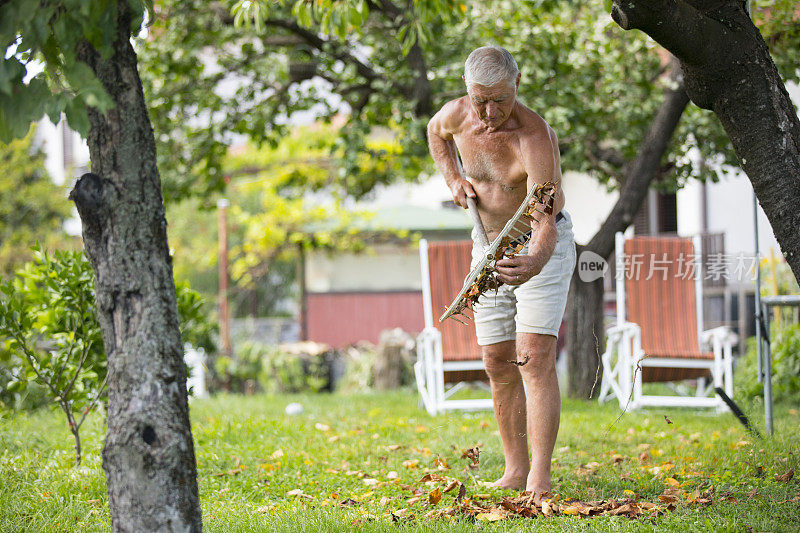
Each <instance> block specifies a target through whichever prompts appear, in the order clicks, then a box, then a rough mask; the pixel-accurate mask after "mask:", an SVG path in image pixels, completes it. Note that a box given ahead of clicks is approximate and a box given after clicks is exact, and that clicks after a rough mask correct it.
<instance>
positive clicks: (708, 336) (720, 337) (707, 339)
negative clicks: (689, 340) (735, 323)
mask: <svg viewBox="0 0 800 533" xmlns="http://www.w3.org/2000/svg"><path fill="white" fill-rule="evenodd" d="M714 341H717V342H719V343H720V344H723V345H725V344H730V345H731V346H733V345H735V344H737V343H738V342H739V336H738V335H737V334H736V333H734V332H733V331H732V330H731V328H729V327H728V326H719V327H717V328H712V329H707V330H705V331H704V332H702V333H701V334H700V342H701V343H702V344H703V345H704V346H707V345H710V344H713V342H714Z"/></svg>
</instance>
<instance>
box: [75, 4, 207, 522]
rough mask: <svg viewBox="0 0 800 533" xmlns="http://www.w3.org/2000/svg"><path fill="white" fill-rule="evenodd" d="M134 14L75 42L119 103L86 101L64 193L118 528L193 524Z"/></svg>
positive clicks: (194, 496)
mask: <svg viewBox="0 0 800 533" xmlns="http://www.w3.org/2000/svg"><path fill="white" fill-rule="evenodd" d="M131 19H132V15H131V13H130V8H129V5H128V2H126V1H119V2H118V17H117V20H116V24H117V38H116V41H115V42H114V44H113V53H112V54H111V55H110V56H109V57H102V56H101V55H100V54H99V53H98V51H97V50H95V49H94V48H93V47H92V46H91V45H90V44H89V43H83V44H82V45H81V46H80V47H79V50H78V57H79V59H80V60H81V61H83V62H85V63H86V64H87V65H89V66H90V67H91V68H92V70H93V71H94V72H95V74H96V75H97V77H98V79H99V80H100V81H101V83H102V84H103V86H104V87H105V89H106V91H107V92H108V94H109V95H110V96H111V98H112V99H113V100H114V102H115V104H116V107H115V108H114V109H112V110H110V111H109V112H107V113H106V114H105V115H101V114H100V113H98V112H97V111H95V110H93V109H90V111H89V119H90V130H89V137H88V143H89V151H90V155H91V161H92V172H93V173H91V174H85V175H84V176H82V177H81V179H80V180H78V182H77V183H76V185H75V188H74V189H73V190H72V192H71V194H70V198H71V199H72V200H74V202H75V204H76V206H77V208H78V213H79V214H80V217H81V221H82V223H83V240H84V246H85V249H86V255H87V256H88V258H89V261H90V262H91V265H92V268H93V269H94V272H95V290H96V296H97V311H98V317H99V321H100V327H101V330H102V334H103V342H104V343H105V349H106V353H107V356H108V398H109V410H108V429H107V433H106V440H105V445H104V447H103V469H104V470H105V473H106V477H107V480H108V494H109V507H110V509H111V523H112V529H113V530H114V531H115V532H129V531H130V532H140V531H182V532H183V531H201V530H202V521H201V514H200V512H201V511H200V502H199V498H198V489H197V471H196V465H195V457H194V447H193V443H192V434H191V428H190V424H189V407H188V401H187V392H186V367H185V365H184V362H183V347H182V344H181V336H180V331H179V329H178V313H177V302H176V297H175V285H174V281H173V276H172V263H171V258H170V255H169V249H168V247H167V236H166V220H165V218H164V206H163V201H162V196H161V182H160V179H159V175H158V170H157V168H156V152H155V142H154V138H153V131H152V127H151V125H150V119H149V117H148V115H147V109H146V107H145V102H144V95H143V93H142V86H141V82H140V80H139V74H138V71H137V68H136V65H137V63H136V61H137V59H136V54H135V52H134V50H133V48H132V47H131V44H130V30H131V28H130V25H131Z"/></svg>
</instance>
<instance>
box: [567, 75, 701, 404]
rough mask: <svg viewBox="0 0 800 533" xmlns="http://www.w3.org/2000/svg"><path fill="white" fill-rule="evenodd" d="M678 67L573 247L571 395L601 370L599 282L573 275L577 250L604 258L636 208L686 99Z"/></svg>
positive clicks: (587, 390) (587, 389) (579, 393)
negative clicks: (592, 225) (605, 202)
mask: <svg viewBox="0 0 800 533" xmlns="http://www.w3.org/2000/svg"><path fill="white" fill-rule="evenodd" d="M673 63H674V62H673ZM677 67H678V66H677V64H673V66H672V68H671V73H670V79H671V82H672V83H671V84H670V86H669V87H667V89H666V91H665V93H664V100H663V102H662V103H661V105H660V106H659V108H658V111H657V112H656V116H655V118H654V119H653V123H652V124H651V125H650V128H649V129H648V131H647V134H646V135H645V138H644V140H643V141H642V146H641V148H640V149H639V152H638V154H637V155H636V158H635V159H634V160H633V161H632V162H631V164H630V165H627V167H626V168H627V170H626V172H625V176H624V185H623V186H622V188H621V189H620V193H619V198H618V199H617V202H616V204H614V207H613V208H612V209H611V212H610V213H609V214H608V216H607V217H606V219H605V221H604V222H603V224H602V225H601V226H600V229H599V230H598V232H597V233H596V234H595V235H594V237H592V239H591V240H590V241H589V243H588V244H587V245H586V246H581V247H580V249H579V250H578V252H579V256H578V262H577V264H576V266H575V269H576V270H575V274H574V275H573V276H572V282H571V284H570V296H569V305H568V307H567V357H568V363H567V366H568V368H569V379H568V385H569V391H568V393H569V395H570V396H573V397H577V398H586V399H588V398H590V396H591V394H592V391H593V389H594V387H595V382H596V380H597V379H599V378H600V376H601V375H602V369H601V368H599V365H600V352H601V351H602V350H603V347H604V345H605V340H604V336H605V329H604V327H603V281H602V279H600V280H596V281H593V282H589V283H587V282H584V281H581V279H580V276H579V275H578V268H579V267H580V263H581V260H580V254H581V253H582V252H584V251H591V252H594V253H596V254H597V255H599V256H600V257H603V258H605V259H606V260H608V259H609V258H610V256H611V254H612V252H613V251H614V235H615V234H616V233H617V232H618V231H624V230H625V229H626V228H627V227H628V226H629V225H630V224H631V222H632V221H633V217H634V216H635V215H636V212H637V211H638V210H639V208H640V207H641V205H642V202H643V201H644V198H645V195H646V194H647V189H648V188H649V187H650V183H651V182H652V181H653V178H654V177H655V176H656V175H657V173H658V170H659V168H660V167H661V160H662V159H663V157H664V154H666V152H667V147H668V145H669V141H670V139H671V138H672V135H673V133H674V132H675V129H676V128H677V127H678V123H679V122H680V118H681V115H682V114H683V111H684V109H686V106H687V104H688V103H689V99H688V97H687V96H686V91H685V90H684V88H683V83H682V81H681V75H680V72H679V69H678V68H677Z"/></svg>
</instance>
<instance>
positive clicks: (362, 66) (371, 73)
mask: <svg viewBox="0 0 800 533" xmlns="http://www.w3.org/2000/svg"><path fill="white" fill-rule="evenodd" d="M264 24H266V25H267V26H274V27H276V28H283V29H285V30H287V31H290V32H292V33H294V34H295V35H297V36H298V37H300V38H301V39H303V40H304V41H305V42H306V43H307V44H310V45H311V46H313V47H314V48H316V49H317V50H319V51H321V52H326V53H331V55H332V56H333V57H334V58H336V59H338V60H340V61H343V62H345V63H349V64H351V65H355V67H356V72H358V74H359V75H361V76H363V77H364V78H366V79H368V80H370V81H374V80H380V79H385V78H384V77H383V76H382V75H381V74H379V73H378V72H376V71H375V70H374V69H373V68H372V67H371V66H369V65H367V64H366V63H364V62H363V61H361V60H360V59H358V58H357V57H356V56H354V55H353V54H351V53H350V52H346V51H344V50H342V49H341V47H340V46H338V44H337V43H336V42H334V41H331V40H327V39H323V38H322V37H320V36H318V35H316V34H315V33H313V32H311V31H309V30H307V29H305V28H303V27H301V26H299V25H298V24H295V23H294V22H292V21H289V20H283V19H267V20H265V21H264Z"/></svg>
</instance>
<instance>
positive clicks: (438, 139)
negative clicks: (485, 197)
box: [428, 101, 477, 209]
mask: <svg viewBox="0 0 800 533" xmlns="http://www.w3.org/2000/svg"><path fill="white" fill-rule="evenodd" d="M457 112H458V110H457V103H456V102H455V101H453V102H448V103H447V104H445V105H444V107H442V109H440V110H439V112H438V113H436V114H435V115H434V116H433V118H432V119H431V120H430V122H428V147H429V149H430V151H431V157H433V161H434V163H436V167H437V168H438V169H439V171H440V172H441V173H442V175H443V176H444V179H445V181H446V182H447V186H448V187H450V191H451V192H452V194H453V201H454V202H455V203H456V205H459V206H461V207H463V208H464V209H466V208H467V196H469V197H470V198H476V197H477V195H476V194H475V190H474V189H473V188H472V184H471V183H470V182H469V181H468V180H467V179H466V178H465V177H464V174H463V172H462V171H461V165H460V164H459V162H458V153H457V152H456V143H455V141H454V140H453V132H454V129H455V128H454V126H455V124H456V123H457V122H458V121H457V117H456V116H455V115H456V114H457Z"/></svg>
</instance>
